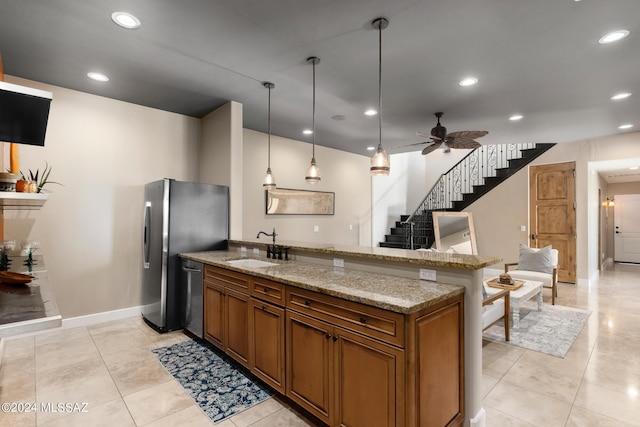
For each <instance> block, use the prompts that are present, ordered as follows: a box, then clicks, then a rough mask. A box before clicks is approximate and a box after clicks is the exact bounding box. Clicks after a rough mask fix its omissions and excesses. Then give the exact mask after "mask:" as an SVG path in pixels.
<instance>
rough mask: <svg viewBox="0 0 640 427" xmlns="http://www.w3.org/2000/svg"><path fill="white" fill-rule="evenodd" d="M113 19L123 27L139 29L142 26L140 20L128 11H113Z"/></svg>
mask: <svg viewBox="0 0 640 427" xmlns="http://www.w3.org/2000/svg"><path fill="white" fill-rule="evenodd" d="M111 19H112V20H113V22H115V23H116V24H118V25H120V26H121V27H122V28H126V29H128V30H137V29H138V28H140V20H139V19H138V18H136V17H135V16H133V15H132V14H130V13H127V12H113V13H112V14H111Z"/></svg>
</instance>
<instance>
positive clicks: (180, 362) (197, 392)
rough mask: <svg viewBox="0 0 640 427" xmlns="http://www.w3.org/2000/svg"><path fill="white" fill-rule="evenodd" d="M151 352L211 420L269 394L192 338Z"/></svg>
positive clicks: (235, 410)
mask: <svg viewBox="0 0 640 427" xmlns="http://www.w3.org/2000/svg"><path fill="white" fill-rule="evenodd" d="M151 351H152V352H153V353H154V354H155V355H156V357H157V358H158V360H159V361H160V363H162V365H163V366H164V367H165V369H166V370H167V371H168V372H169V373H170V374H171V375H173V377H174V378H175V379H176V380H178V382H179V383H180V385H182V387H183V388H184V389H185V391H186V392H187V394H188V395H189V396H191V397H192V398H193V400H194V401H195V402H196V403H197V404H198V405H200V408H202V410H203V411H204V413H205V414H206V415H207V416H208V417H209V418H210V419H211V420H212V421H213V422H214V423H218V422H220V421H223V420H224V419H226V418H228V417H231V416H233V415H235V414H238V413H240V412H242V411H244V410H245V409H249V408H250V407H252V406H253V405H256V404H258V403H260V402H262V401H263V400H266V399H268V398H269V397H271V393H269V392H268V391H267V390H265V389H263V388H261V387H260V386H259V385H257V384H256V383H254V382H253V381H251V380H250V379H249V378H247V377H246V376H245V375H244V374H243V373H242V372H240V371H239V370H238V369H236V368H234V367H233V366H232V365H231V364H229V363H228V362H227V361H225V360H224V359H222V358H221V357H220V356H218V355H217V354H216V353H215V352H213V351H212V350H211V349H209V348H207V347H206V346H205V345H203V344H200V343H198V342H196V341H194V340H188V341H184V342H181V343H178V344H173V345H170V346H168V347H161V348H157V349H155V350H151Z"/></svg>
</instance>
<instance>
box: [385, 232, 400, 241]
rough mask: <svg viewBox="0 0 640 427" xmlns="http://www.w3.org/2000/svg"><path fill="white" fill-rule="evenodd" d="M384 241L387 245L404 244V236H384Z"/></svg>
mask: <svg viewBox="0 0 640 427" xmlns="http://www.w3.org/2000/svg"><path fill="white" fill-rule="evenodd" d="M384 240H385V242H387V243H403V242H404V236H403V235H398V234H386V235H385V236H384Z"/></svg>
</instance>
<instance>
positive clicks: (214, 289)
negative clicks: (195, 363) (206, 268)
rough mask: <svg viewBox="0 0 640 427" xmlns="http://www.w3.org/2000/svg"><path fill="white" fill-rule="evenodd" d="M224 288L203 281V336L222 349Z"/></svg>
mask: <svg viewBox="0 0 640 427" xmlns="http://www.w3.org/2000/svg"><path fill="white" fill-rule="evenodd" d="M225 317H226V316H225V310H224V288H223V287H222V286H220V285H216V284H214V283H210V282H204V338H205V339H206V340H207V341H209V342H210V343H211V344H213V345H215V346H217V347H219V348H221V349H224V330H225Z"/></svg>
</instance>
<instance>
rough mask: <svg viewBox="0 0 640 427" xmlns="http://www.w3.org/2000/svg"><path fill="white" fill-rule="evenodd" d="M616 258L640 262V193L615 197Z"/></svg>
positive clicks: (614, 235)
mask: <svg viewBox="0 0 640 427" xmlns="http://www.w3.org/2000/svg"><path fill="white" fill-rule="evenodd" d="M614 200H615V207H614V208H613V209H614V234H613V239H614V251H615V253H614V258H613V259H614V260H615V261H616V262H636V263H640V194H624V195H616V196H615V197H614Z"/></svg>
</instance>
